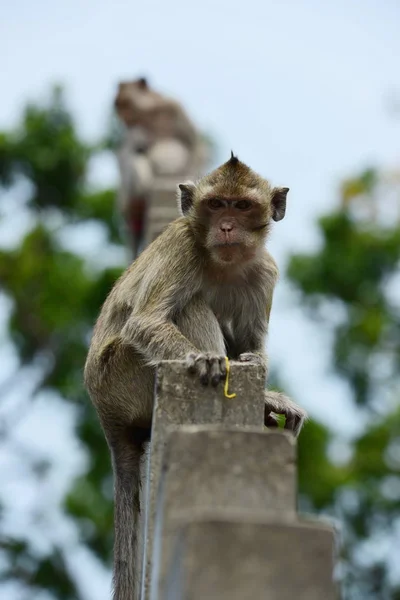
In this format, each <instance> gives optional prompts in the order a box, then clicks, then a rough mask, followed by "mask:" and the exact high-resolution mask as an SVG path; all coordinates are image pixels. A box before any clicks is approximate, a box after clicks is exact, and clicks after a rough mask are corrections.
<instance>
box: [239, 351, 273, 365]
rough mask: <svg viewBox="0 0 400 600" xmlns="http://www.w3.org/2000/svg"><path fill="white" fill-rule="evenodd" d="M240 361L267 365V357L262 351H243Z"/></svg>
mask: <svg viewBox="0 0 400 600" xmlns="http://www.w3.org/2000/svg"><path fill="white" fill-rule="evenodd" d="M238 360H239V361H240V362H254V363H256V365H260V366H261V367H264V368H266V367H267V357H266V356H265V354H262V353H261V352H243V354H240V355H239V359H238Z"/></svg>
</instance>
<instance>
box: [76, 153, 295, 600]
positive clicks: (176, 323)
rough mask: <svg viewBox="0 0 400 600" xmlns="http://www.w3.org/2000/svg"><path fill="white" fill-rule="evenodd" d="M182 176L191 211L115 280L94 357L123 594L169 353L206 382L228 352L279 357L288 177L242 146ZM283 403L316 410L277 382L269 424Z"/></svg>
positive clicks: (221, 371) (290, 410)
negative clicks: (278, 253) (278, 252)
mask: <svg viewBox="0 0 400 600" xmlns="http://www.w3.org/2000/svg"><path fill="white" fill-rule="evenodd" d="M178 187H179V193H178V196H179V206H180V210H181V213H182V216H181V217H180V218H178V219H177V220H176V221H174V222H172V223H171V224H170V225H169V226H168V228H167V229H166V230H165V231H164V232H163V233H162V234H161V235H160V236H159V237H158V238H157V239H156V240H155V241H154V242H153V243H151V244H150V245H149V246H148V247H147V248H146V249H145V250H144V251H143V252H142V254H141V255H140V256H139V257H138V259H137V260H136V261H135V262H134V263H132V264H131V266H130V267H129V268H128V269H127V271H126V272H125V273H124V274H123V275H122V277H121V278H120V279H119V280H118V281H117V283H116V284H115V286H114V288H113V290H112V291H111V293H110V294H109V296H108V298H107V299H106V301H105V303H104V305H103V308H102V310H101V313H100V316H99V318H98V321H97V323H96V326H95V329H94V333H93V339H92V343H91V347H90V350H89V354H88V358H87V362H86V366H85V383H86V386H87V389H88V390H89V393H90V396H91V398H92V401H93V403H94V405H95V406H96V409H97V411H98V413H99V417H100V420H101V424H102V426H103V429H104V432H105V435H106V438H107V441H108V444H109V447H110V451H111V454H112V459H113V468H114V475H115V550H114V553H115V559H114V560H115V563H114V586H115V588H114V589H115V592H114V594H115V595H114V598H115V599H116V600H133V599H135V600H136V596H135V593H134V589H135V582H136V580H137V578H138V574H137V573H136V572H135V564H134V557H133V548H134V547H135V544H136V536H137V525H138V514H139V511H140V506H139V463H140V458H141V454H142V452H143V444H144V442H145V441H146V440H148V437H149V429H150V426H151V419H152V410H153V390H154V375H155V367H156V365H157V363H158V362H159V361H161V360H169V359H181V360H185V361H186V364H187V367H188V370H189V372H191V373H194V374H197V375H196V376H197V377H198V378H199V380H200V382H201V384H204V385H207V384H209V383H211V385H213V386H217V385H218V384H219V382H220V381H221V379H223V378H224V377H225V375H226V373H225V360H224V357H225V356H226V355H227V356H228V357H229V358H231V359H235V360H239V361H248V360H257V361H259V362H260V363H263V364H264V365H265V367H266V364H267V359H266V354H265V348H264V346H265V339H266V334H267V328H268V319H269V313H270V309H271V303H272V295H273V290H274V286H275V283H276V280H277V275H278V269H277V266H276V264H275V262H274V260H273V258H272V257H271V256H270V254H269V253H268V252H267V250H266V249H265V241H266V239H267V236H268V232H269V230H270V226H271V221H279V220H281V219H283V217H284V215H285V210H286V196H287V192H288V188H276V187H271V185H270V184H269V182H268V181H267V180H265V179H263V178H262V177H260V176H259V175H258V174H257V173H255V172H254V171H252V170H251V169H250V168H249V167H248V166H246V165H245V164H244V163H242V162H241V161H239V159H238V158H237V157H235V156H234V155H233V154H232V156H231V158H230V160H228V161H227V162H226V163H225V164H223V165H222V166H220V167H219V168H218V169H216V170H215V171H213V172H212V173H210V174H209V175H207V176H205V177H203V178H201V179H200V180H199V181H198V182H197V183H185V184H180V185H179V186H178ZM193 385H196V382H195V381H194V383H193ZM274 413H277V414H283V415H285V417H286V424H285V427H286V428H287V429H288V430H290V431H292V432H293V433H294V435H296V436H297V435H298V434H299V432H300V429H301V427H302V424H303V422H304V420H305V418H306V413H305V412H304V410H302V409H301V408H300V407H298V406H297V405H296V404H295V403H294V402H292V401H291V400H290V399H289V398H287V397H286V396H284V395H283V394H279V393H277V392H271V391H266V392H265V422H266V424H267V425H272V426H273V425H276V421H275V418H274Z"/></svg>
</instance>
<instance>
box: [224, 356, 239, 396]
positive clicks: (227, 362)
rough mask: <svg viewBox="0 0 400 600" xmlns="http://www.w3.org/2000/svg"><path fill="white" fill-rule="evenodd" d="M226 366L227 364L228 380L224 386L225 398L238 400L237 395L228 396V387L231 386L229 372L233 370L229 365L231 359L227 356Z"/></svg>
mask: <svg viewBox="0 0 400 600" xmlns="http://www.w3.org/2000/svg"><path fill="white" fill-rule="evenodd" d="M225 364H226V379H225V385H224V396H225V398H236V394H228V385H229V371H230V369H231V367H230V365H229V358H228V357H227V356H225Z"/></svg>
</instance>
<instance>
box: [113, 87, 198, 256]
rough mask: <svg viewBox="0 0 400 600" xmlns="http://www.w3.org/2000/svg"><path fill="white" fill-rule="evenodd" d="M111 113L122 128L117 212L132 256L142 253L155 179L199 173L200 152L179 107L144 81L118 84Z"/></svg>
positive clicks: (189, 122)
mask: <svg viewBox="0 0 400 600" xmlns="http://www.w3.org/2000/svg"><path fill="white" fill-rule="evenodd" d="M115 109H116V112H117V114H118V116H119V118H120V120H121V121H122V122H123V123H124V124H125V126H126V130H125V138H124V141H123V144H122V146H121V148H120V149H119V151H118V154H117V158H118V164H119V170H120V176H121V185H120V189H119V194H118V204H119V209H120V211H121V212H122V214H123V217H124V220H125V222H126V224H127V229H128V231H129V237H130V245H131V248H132V252H133V257H134V258H136V256H137V255H138V253H139V251H140V250H141V248H142V243H143V237H144V227H145V216H146V209H147V204H148V196H149V193H150V191H151V187H152V184H153V182H154V179H155V178H156V177H163V176H167V177H168V176H171V175H173V176H176V177H177V178H178V179H177V180H179V177H182V176H185V175H187V174H188V173H189V172H190V171H191V170H192V169H194V170H195V171H196V170H198V169H201V168H202V166H203V164H204V162H205V148H204V144H203V143H202V141H201V139H200V136H199V135H198V133H197V131H196V128H195V126H194V125H193V123H192V121H191V120H190V119H189V117H188V115H187V114H186V112H185V111H184V109H183V107H182V106H181V104H179V103H178V102H176V101H175V100H173V99H171V98H168V97H166V96H164V95H162V94H160V93H159V92H156V91H155V90H154V89H152V88H151V87H150V86H149V84H148V82H147V80H146V79H145V78H144V77H141V78H140V79H136V80H134V81H130V82H122V83H120V84H119V88H118V92H117V96H116V99H115Z"/></svg>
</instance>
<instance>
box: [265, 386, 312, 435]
mask: <svg viewBox="0 0 400 600" xmlns="http://www.w3.org/2000/svg"><path fill="white" fill-rule="evenodd" d="M272 412H274V413H277V414H278V415H284V416H285V418H286V423H285V429H288V430H289V431H292V432H293V434H294V436H295V437H297V436H298V435H299V433H300V431H301V428H302V427H303V424H304V422H305V421H306V420H307V413H306V411H305V410H303V409H302V408H301V407H300V406H298V405H297V404H295V403H294V402H293V401H292V400H290V398H288V397H287V396H285V395H284V394H281V393H280V392H270V391H267V392H265V416H264V423H265V425H266V426H267V427H271V425H269V422H270V419H271V413H272Z"/></svg>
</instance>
